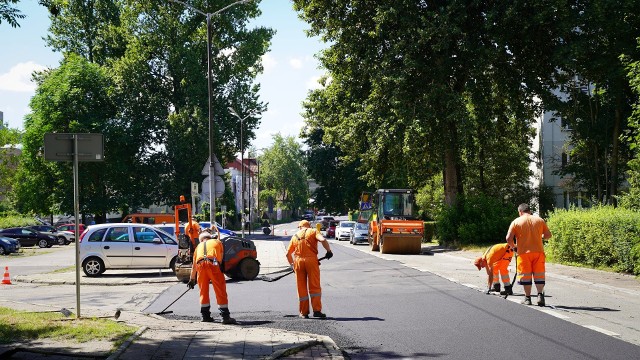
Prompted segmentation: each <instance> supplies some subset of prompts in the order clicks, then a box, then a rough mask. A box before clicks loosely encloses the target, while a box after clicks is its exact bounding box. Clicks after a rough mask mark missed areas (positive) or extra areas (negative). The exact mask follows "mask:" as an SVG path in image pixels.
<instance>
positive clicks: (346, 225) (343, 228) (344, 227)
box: [336, 221, 356, 240]
mask: <svg viewBox="0 0 640 360" xmlns="http://www.w3.org/2000/svg"><path fill="white" fill-rule="evenodd" d="M355 224H356V222H355V221H340V223H339V224H338V226H337V227H336V239H337V240H349V239H351V229H353V226H354V225H355Z"/></svg>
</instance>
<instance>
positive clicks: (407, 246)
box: [359, 189, 424, 254]
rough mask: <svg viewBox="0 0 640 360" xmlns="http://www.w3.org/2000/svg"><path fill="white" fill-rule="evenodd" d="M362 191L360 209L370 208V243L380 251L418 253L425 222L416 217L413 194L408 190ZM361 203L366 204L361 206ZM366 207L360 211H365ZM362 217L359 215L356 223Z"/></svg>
mask: <svg viewBox="0 0 640 360" xmlns="http://www.w3.org/2000/svg"><path fill="white" fill-rule="evenodd" d="M367 195H368V196H369V197H370V198H369V201H368V202H366V201H364V200H366V199H365V198H366V197H365V194H363V197H362V200H361V206H360V207H361V209H362V208H363V207H365V208H366V207H370V217H369V219H368V220H369V221H368V222H369V237H368V241H369V246H370V247H371V250H372V251H378V250H379V251H380V252H381V253H383V254H420V251H421V248H422V238H423V231H424V225H423V223H422V221H421V220H418V219H416V217H415V214H414V211H415V205H414V204H415V195H414V191H413V190H411V189H378V190H376V192H374V193H373V194H368V193H367ZM363 202H365V203H368V205H364V206H363ZM366 211H367V209H365V212H363V211H362V210H361V212H363V214H366ZM360 219H362V218H361V217H359V222H362V221H360Z"/></svg>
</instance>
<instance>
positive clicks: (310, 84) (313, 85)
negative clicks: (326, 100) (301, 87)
mask: <svg viewBox="0 0 640 360" xmlns="http://www.w3.org/2000/svg"><path fill="white" fill-rule="evenodd" d="M318 80H320V75H317V76H313V77H311V79H309V80H307V83H306V84H305V85H306V87H307V90H315V89H320V88H321V87H322V85H320V83H319V82H318Z"/></svg>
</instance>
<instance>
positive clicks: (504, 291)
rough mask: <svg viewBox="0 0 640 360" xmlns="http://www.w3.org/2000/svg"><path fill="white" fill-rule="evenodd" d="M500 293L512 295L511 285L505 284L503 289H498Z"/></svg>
mask: <svg viewBox="0 0 640 360" xmlns="http://www.w3.org/2000/svg"><path fill="white" fill-rule="evenodd" d="M500 295H513V285H505V286H504V290H503V291H500Z"/></svg>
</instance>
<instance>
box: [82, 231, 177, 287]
mask: <svg viewBox="0 0 640 360" xmlns="http://www.w3.org/2000/svg"><path fill="white" fill-rule="evenodd" d="M78 245H79V246H80V263H81V264H82V271H84V273H85V274H86V275H87V276H89V277H95V276H99V275H101V274H102V273H104V271H105V270H107V269H171V270H172V271H174V272H175V267H176V259H177V256H178V242H177V241H176V240H175V239H174V238H173V237H171V235H169V234H168V233H166V232H164V231H162V230H160V229H158V228H156V227H154V226H150V225H145V224H136V223H113V224H100V225H91V226H89V227H88V228H87V231H85V232H84V233H82V236H81V237H80V243H79V244H78Z"/></svg>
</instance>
